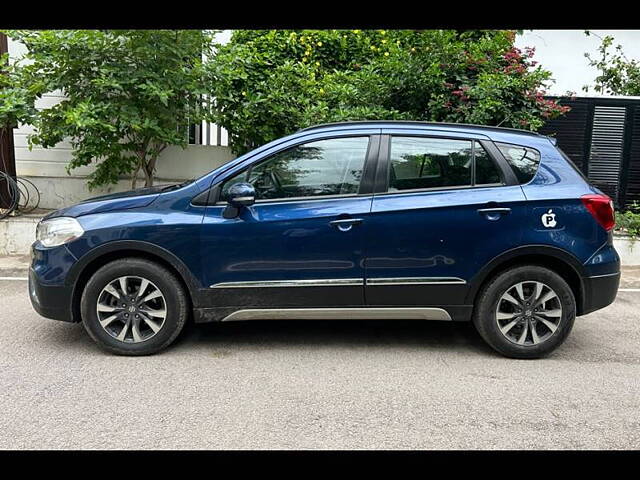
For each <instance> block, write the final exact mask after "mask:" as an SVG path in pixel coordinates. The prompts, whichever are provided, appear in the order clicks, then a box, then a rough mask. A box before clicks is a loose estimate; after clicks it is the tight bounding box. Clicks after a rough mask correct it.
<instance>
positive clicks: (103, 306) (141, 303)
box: [96, 276, 167, 343]
mask: <svg viewBox="0 0 640 480" xmlns="http://www.w3.org/2000/svg"><path fill="white" fill-rule="evenodd" d="M96 311H97V313H98V321H99V322H100V325H101V326H102V328H103V329H104V330H105V331H106V332H107V333H108V334H109V335H111V336H112V337H114V338H115V339H117V340H120V341H121V342H126V343H139V342H144V341H145V340H148V339H150V338H151V337H153V336H154V335H155V334H157V333H158V332H159V331H160V329H162V326H163V325H164V322H165V319H166V317H167V303H166V300H165V298H164V295H163V294H162V292H161V291H160V289H159V288H158V287H157V286H156V285H155V284H154V283H152V282H151V281H149V280H147V279H146V278H142V277H138V276H124V277H119V278H116V279H115V280H112V281H111V282H109V283H108V284H107V286H106V287H104V288H103V289H102V291H101V292H100V295H98V300H97V304H96Z"/></svg>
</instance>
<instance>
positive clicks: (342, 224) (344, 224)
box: [329, 218, 362, 232]
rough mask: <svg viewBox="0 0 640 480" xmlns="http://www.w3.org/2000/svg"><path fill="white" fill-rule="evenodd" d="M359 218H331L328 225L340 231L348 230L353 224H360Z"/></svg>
mask: <svg viewBox="0 0 640 480" xmlns="http://www.w3.org/2000/svg"><path fill="white" fill-rule="evenodd" d="M361 223H362V219H361V218H341V219H340V220H332V221H331V222H329V225H331V226H332V227H336V228H337V229H338V230H340V231H341V232H348V231H349V230H351V228H352V227H353V226H354V225H360V224H361Z"/></svg>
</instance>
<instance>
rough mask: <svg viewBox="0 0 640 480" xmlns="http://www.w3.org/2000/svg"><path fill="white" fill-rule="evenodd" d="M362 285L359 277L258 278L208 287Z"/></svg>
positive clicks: (362, 282)
mask: <svg viewBox="0 0 640 480" xmlns="http://www.w3.org/2000/svg"><path fill="white" fill-rule="evenodd" d="M353 285H356V286H362V285H364V281H363V280H362V279H361V278H328V279H313V280H259V281H255V282H222V283H214V284H213V285H211V287H209V288H270V287H344V286H353Z"/></svg>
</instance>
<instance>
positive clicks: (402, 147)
mask: <svg viewBox="0 0 640 480" xmlns="http://www.w3.org/2000/svg"><path fill="white" fill-rule="evenodd" d="M474 155H475V163H476V165H475V181H474V178H473V173H474V168H473V161H474ZM501 183H502V180H501V176H500V172H499V170H498V167H497V166H496V164H495V163H494V161H493V160H492V159H491V157H489V155H488V154H487V152H486V151H485V150H484V148H483V147H482V145H480V143H478V142H474V141H471V140H458V139H446V138H428V137H392V138H391V155H390V170H389V191H390V192H395V191H400V190H414V189H426V188H442V187H467V186H471V185H491V184H501Z"/></svg>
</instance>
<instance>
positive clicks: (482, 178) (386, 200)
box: [365, 131, 526, 313]
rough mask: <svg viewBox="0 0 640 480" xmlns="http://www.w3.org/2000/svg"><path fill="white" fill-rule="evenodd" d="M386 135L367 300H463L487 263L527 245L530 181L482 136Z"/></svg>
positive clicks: (408, 302) (374, 302)
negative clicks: (504, 163) (517, 177)
mask: <svg viewBox="0 0 640 480" xmlns="http://www.w3.org/2000/svg"><path fill="white" fill-rule="evenodd" d="M454 135H455V134H454ZM383 138H384V140H383V147H381V156H380V157H381V158H380V172H379V179H380V178H382V179H383V180H384V182H383V183H382V185H380V183H379V186H378V190H379V192H378V193H376V194H375V196H374V200H373V206H372V213H371V218H370V219H369V222H368V225H367V226H368V232H369V235H371V239H372V240H371V242H370V243H369V244H368V245H367V249H368V254H367V260H366V289H365V294H366V303H367V304H368V305H371V306H417V305H420V306H451V305H453V306H459V305H461V304H462V303H463V301H464V298H465V295H466V293H467V290H468V288H469V285H468V282H469V281H470V279H471V278H472V277H473V276H474V275H475V274H476V273H477V272H478V271H479V270H480V268H482V267H483V266H484V265H486V264H487V263H488V262H489V261H490V260H491V259H492V258H494V257H495V256H497V255H498V254H500V253H502V252H504V251H505V250H508V249H509V248H513V247H516V246H518V245H519V241H520V238H521V225H522V223H523V219H524V218H525V215H526V213H525V212H526V210H525V208H526V207H525V202H524V201H525V197H524V194H523V192H522V189H521V188H520V186H519V185H513V183H515V182H514V177H513V176H512V172H509V171H507V170H505V169H503V168H502V167H501V166H500V164H499V162H496V160H495V159H493V158H492V155H490V153H489V151H488V150H491V148H490V146H491V145H490V144H489V143H488V142H487V141H486V139H482V138H481V137H478V138H465V137H464V136H460V135H458V136H457V137H428V136H424V133H422V134H418V133H416V132H411V131H406V132H398V133H395V134H391V135H384V136H383ZM487 149H488V150H487ZM510 173H511V175H509V174H510ZM506 177H508V178H506ZM509 183H511V185H510V184H509ZM380 186H382V188H380ZM456 308H457V307H454V308H453V309H449V311H454V312H455V311H456ZM458 311H460V309H459V308H458ZM467 313H468V312H467Z"/></svg>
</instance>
